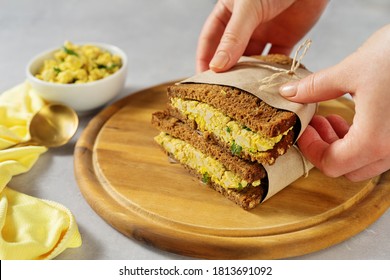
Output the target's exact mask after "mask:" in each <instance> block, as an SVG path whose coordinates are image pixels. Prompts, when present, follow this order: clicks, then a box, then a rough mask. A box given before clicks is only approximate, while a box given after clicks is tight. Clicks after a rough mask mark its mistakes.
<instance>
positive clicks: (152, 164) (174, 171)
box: [75, 83, 390, 259]
mask: <svg viewBox="0 0 390 280" xmlns="http://www.w3.org/2000/svg"><path fill="white" fill-rule="evenodd" d="M169 84H172V83H167V84H162V85H158V86H155V87H152V88H149V89H145V90H142V91H140V92H138V93H135V94H133V95H130V96H128V97H125V98H123V99H122V100H120V101H118V102H116V103H115V104H113V105H112V106H109V107H108V108H106V109H104V110H103V111H102V112H100V113H99V114H98V115H97V116H96V117H94V118H93V119H92V121H91V122H90V123H89V124H88V126H87V127H86V129H85V130H84V131H83V133H82V136H81V137H80V139H79V140H78V142H77V145H76V149H75V173H76V179H77V182H78V184H79V187H80V190H81V192H82V193H83V195H84V197H85V199H86V200H87V201H88V203H89V204H90V205H91V207H92V208H93V209H94V210H95V211H96V213H97V214H98V215H100V216H101V217H102V218H103V219H104V220H106V221H107V222H108V223H109V224H110V225H111V226H113V227H114V228H115V229H117V230H118V231H120V232H121V233H123V234H125V235H126V236H128V237H131V238H134V239H136V240H139V241H141V242H144V243H146V244H148V245H151V246H154V247H157V248H160V249H162V250H166V251H169V252H173V253H177V254H182V255H186V256H191V257H196V258H208V259H280V258H287V257H291V256H298V255H303V254H307V253H310V252H314V251H317V250H320V249H323V248H326V247H329V246H331V245H334V244H336V243H339V242H341V241H343V240H345V239H347V238H349V237H351V236H353V235H355V234H357V233H358V232H360V231H362V230H363V229H365V228H366V227H368V226H369V225H370V224H371V223H373V222H374V221H375V220H376V219H378V218H379V217H380V216H381V215H382V214H383V213H384V212H385V211H386V210H387V209H388V208H389V206H390V183H389V182H390V172H386V173H384V174H382V175H381V176H378V177H376V178H373V179H371V180H367V181H364V182H361V183H351V182H349V181H348V180H346V179H344V178H337V179H332V178H327V177H326V176H324V175H323V174H322V173H321V172H319V171H318V170H317V169H312V170H311V171H310V174H309V176H308V177H307V178H301V179H299V180H297V181H296V182H294V183H293V184H291V185H290V186H288V187H287V188H285V189H284V190H282V191H281V192H279V193H278V194H276V195H275V196H273V197H272V198H270V199H269V200H267V201H266V202H264V203H263V204H261V205H260V206H258V207H257V208H256V209H254V210H251V211H245V210H242V209H241V208H239V207H238V206H237V205H235V204H234V203H233V202H231V201H229V200H227V199H225V198H224V197H223V196H221V195H220V194H218V193H217V192H215V191H213V190H212V189H210V188H208V187H207V186H205V185H203V184H202V183H200V182H199V181H198V180H197V179H195V178H194V177H192V176H191V175H189V174H188V173H187V171H186V170H185V169H184V168H183V167H181V166H180V165H179V164H172V163H169V161H168V160H167V157H166V155H165V154H164V153H163V152H162V151H161V150H160V148H159V147H158V146H157V144H155V143H154V140H153V137H154V136H155V135H157V134H158V131H157V130H156V129H154V128H153V127H152V126H151V125H150V120H151V114H152V113H153V112H155V111H157V110H161V109H163V108H164V107H165V103H166V102H167V98H166V95H165V91H166V87H167V85H169ZM319 113H320V114H323V115H326V114H329V113H337V114H340V115H342V116H343V117H345V118H346V119H347V120H349V121H352V118H353V115H354V107H353V103H352V101H349V100H347V99H342V98H341V99H338V100H334V101H329V102H323V103H321V104H320V106H319ZM124 249H125V248H124Z"/></svg>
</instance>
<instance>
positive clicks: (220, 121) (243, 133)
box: [171, 98, 292, 155]
mask: <svg viewBox="0 0 390 280" xmlns="http://www.w3.org/2000/svg"><path fill="white" fill-rule="evenodd" d="M171 103H172V105H173V106H174V107H175V108H177V109H178V110H179V111H180V112H181V113H182V114H184V115H186V116H187V117H188V118H189V119H190V120H194V121H195V122H196V123H197V125H198V129H199V130H200V131H208V132H212V133H213V134H214V135H215V136H216V137H218V138H219V139H221V140H222V141H224V142H226V143H228V144H229V146H230V150H231V152H232V153H233V154H235V155H239V154H240V153H241V152H243V151H244V152H246V153H251V154H255V155H256V154H257V153H261V152H264V151H267V150H271V149H272V148H273V147H274V146H275V144H276V143H278V142H279V141H280V140H281V139H282V137H283V136H284V135H286V134H287V133H288V132H289V130H291V129H292V127H291V128H290V129H289V130H287V131H286V132H284V133H283V134H281V135H278V136H276V137H272V138H270V137H266V136H264V135H260V134H259V133H256V132H253V131H252V130H251V129H249V128H248V127H245V126H244V127H243V126H242V125H241V124H239V123H238V122H236V121H235V120H233V119H231V118H230V117H228V116H226V115H224V114H223V113H222V112H220V111H219V110H217V109H216V108H214V107H213V106H210V105H208V104H206V103H202V102H199V101H195V100H184V99H181V98H172V99H171Z"/></svg>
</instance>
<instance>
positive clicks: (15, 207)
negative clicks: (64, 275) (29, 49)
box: [0, 82, 81, 260]
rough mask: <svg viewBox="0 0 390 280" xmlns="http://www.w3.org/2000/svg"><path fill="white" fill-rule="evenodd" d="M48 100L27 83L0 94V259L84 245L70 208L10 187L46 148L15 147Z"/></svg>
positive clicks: (40, 255)
mask: <svg viewBox="0 0 390 280" xmlns="http://www.w3.org/2000/svg"><path fill="white" fill-rule="evenodd" d="M43 105H44V101H43V100H42V99H41V98H40V97H39V96H37V95H36V93H35V92H34V90H33V89H31V87H30V85H29V84H28V83H27V82H25V83H23V84H21V85H18V86H16V87H14V88H12V89H10V90H8V91H6V92H4V93H3V94H2V95H0V230H1V235H0V259H3V260H4V259H24V260H26V259H52V258H54V257H56V256H57V255H58V254H60V253H62V252H63V251H64V250H65V249H67V248H74V247H79V246H81V237H80V233H79V231H78V227H77V224H76V222H75V219H74V217H73V215H72V213H71V212H70V211H69V210H68V209H67V208H66V207H64V206H63V205H61V204H59V203H56V202H53V201H48V200H43V199H39V198H35V197H32V196H28V195H26V194H23V193H20V192H17V191H15V190H12V189H10V188H9V187H7V184H8V182H9V181H10V180H11V179H12V177H13V176H15V175H18V174H21V173H24V172H27V171H29V170H30V169H31V167H32V166H33V165H34V163H35V162H36V161H37V160H38V158H39V156H40V155H41V154H42V153H44V152H46V150H47V149H46V148H45V147H38V146H25V147H13V145H15V144H16V143H19V142H23V141H27V140H29V138H30V135H29V132H28V126H29V123H30V120H31V118H32V116H33V115H34V113H35V112H36V111H38V110H39V109H40V108H41V107H42V106H43Z"/></svg>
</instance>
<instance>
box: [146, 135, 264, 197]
mask: <svg viewBox="0 0 390 280" xmlns="http://www.w3.org/2000/svg"><path fill="white" fill-rule="evenodd" d="M154 140H155V141H156V142H157V143H158V144H160V145H161V146H162V147H163V148H164V150H166V151H167V152H168V153H169V154H171V155H172V156H173V157H174V158H175V159H176V160H178V161H179V162H180V163H182V164H185V165H187V166H189V167H190V168H192V169H194V170H196V171H197V172H198V173H200V174H201V175H202V181H203V182H204V183H209V182H210V181H211V182H214V183H216V184H218V185H220V186H222V187H223V188H225V189H236V190H241V189H243V188H245V187H248V186H254V187H257V186H260V180H257V181H254V182H252V183H249V182H247V181H246V180H244V179H242V178H241V177H240V176H239V175H237V174H235V173H233V172H232V171H229V170H227V169H226V168H225V167H224V165H223V164H222V163H220V162H219V161H217V160H215V159H214V158H212V157H209V156H207V155H205V154H203V153H202V152H200V151H199V150H197V149H196V148H194V147H193V146H192V145H190V144H188V143H186V142H184V141H182V140H180V139H177V138H174V137H172V136H170V135H169V134H167V133H165V132H161V133H160V134H159V135H157V136H156V137H155V138H154Z"/></svg>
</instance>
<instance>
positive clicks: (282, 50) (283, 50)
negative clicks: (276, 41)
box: [269, 45, 294, 56]
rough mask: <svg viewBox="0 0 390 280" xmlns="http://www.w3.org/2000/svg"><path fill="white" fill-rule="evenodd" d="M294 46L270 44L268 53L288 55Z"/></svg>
mask: <svg viewBox="0 0 390 280" xmlns="http://www.w3.org/2000/svg"><path fill="white" fill-rule="evenodd" d="M293 47H294V46H281V45H272V46H271V48H270V50H269V53H270V54H284V55H287V56H288V55H290V53H291V51H292V49H293Z"/></svg>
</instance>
